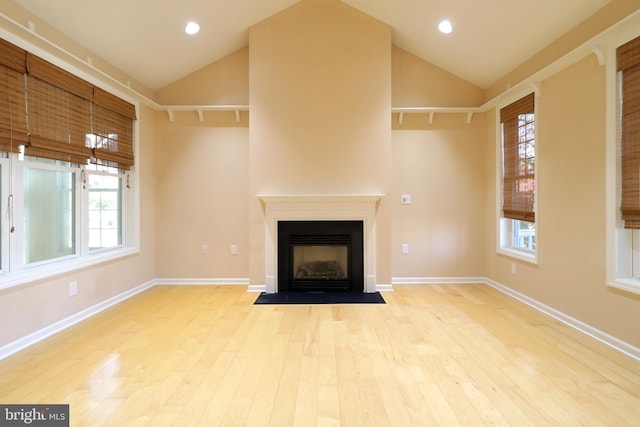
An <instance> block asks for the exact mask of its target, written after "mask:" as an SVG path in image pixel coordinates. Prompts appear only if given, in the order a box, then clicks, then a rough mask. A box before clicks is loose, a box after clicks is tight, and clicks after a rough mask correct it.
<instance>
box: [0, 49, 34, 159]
mask: <svg viewBox="0 0 640 427" xmlns="http://www.w3.org/2000/svg"><path fill="white" fill-rule="evenodd" d="M26 55H27V53H26V52H25V51H24V50H22V49H20V48H18V47H17V46H14V45H12V44H11V43H9V42H7V41H5V40H3V39H0V150H1V151H8V152H12V153H17V152H18V145H26V144H27V143H28V142H29V139H28V137H27V117H26V115H25V109H26V107H25V78H24V76H25V72H26V69H27V68H26Z"/></svg>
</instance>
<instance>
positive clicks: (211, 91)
mask: <svg viewBox="0 0 640 427" xmlns="http://www.w3.org/2000/svg"><path fill="white" fill-rule="evenodd" d="M155 101H156V102H158V103H159V104H161V105H249V48H248V47H245V48H242V49H240V50H238V51H236V52H234V53H232V54H230V55H227V56H225V57H224V58H222V59H219V60H217V61H215V62H213V63H212V64H209V65H207V66H206V67H203V68H201V69H200V70H197V71H194V72H193V73H191V74H189V75H188V76H185V77H183V78H181V79H180V80H178V81H176V82H173V83H171V84H170V85H168V86H166V87H164V88H162V89H161V90H159V91H158V92H156V97H155Z"/></svg>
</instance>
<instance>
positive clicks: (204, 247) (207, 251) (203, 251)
mask: <svg viewBox="0 0 640 427" xmlns="http://www.w3.org/2000/svg"><path fill="white" fill-rule="evenodd" d="M202 253H203V254H206V253H209V247H208V246H207V245H202Z"/></svg>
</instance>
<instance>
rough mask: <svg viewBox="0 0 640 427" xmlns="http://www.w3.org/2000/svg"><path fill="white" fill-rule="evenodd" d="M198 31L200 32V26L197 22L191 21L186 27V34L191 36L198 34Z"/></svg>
mask: <svg viewBox="0 0 640 427" xmlns="http://www.w3.org/2000/svg"><path fill="white" fill-rule="evenodd" d="M198 31H200V25H198V23H197V22H193V21H189V22H187V26H186V27H184V32H185V33H187V34H189V35H190V36H192V35H194V34H197V33H198Z"/></svg>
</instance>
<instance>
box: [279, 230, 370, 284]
mask: <svg viewBox="0 0 640 427" xmlns="http://www.w3.org/2000/svg"><path fill="white" fill-rule="evenodd" d="M363 259H364V251H363V222H362V221H278V292H289V291H310V292H311V291H315V292H317V291H350V292H364V261H363Z"/></svg>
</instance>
